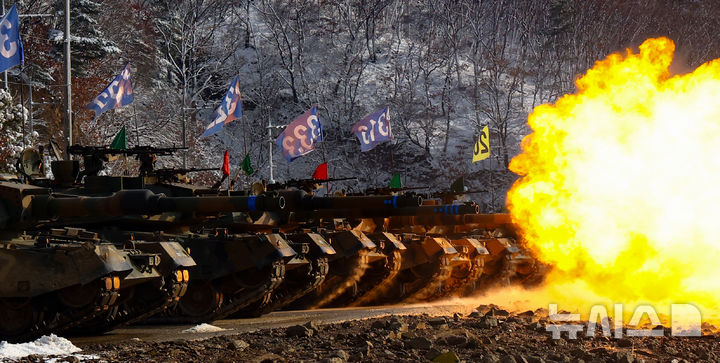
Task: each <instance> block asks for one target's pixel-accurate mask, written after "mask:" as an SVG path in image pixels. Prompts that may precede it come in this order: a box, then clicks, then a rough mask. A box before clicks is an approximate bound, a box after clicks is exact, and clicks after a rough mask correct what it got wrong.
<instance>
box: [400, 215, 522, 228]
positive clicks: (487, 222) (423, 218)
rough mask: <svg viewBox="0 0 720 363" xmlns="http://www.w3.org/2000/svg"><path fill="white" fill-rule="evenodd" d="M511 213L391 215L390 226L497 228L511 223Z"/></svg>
mask: <svg viewBox="0 0 720 363" xmlns="http://www.w3.org/2000/svg"><path fill="white" fill-rule="evenodd" d="M511 224H512V218H511V217H510V215H509V214H461V215H445V214H435V215H415V216H393V217H390V227H391V228H392V227H393V226H409V225H410V226H411V225H417V226H457V225H473V226H475V227H477V228H496V227H497V226H501V225H511Z"/></svg>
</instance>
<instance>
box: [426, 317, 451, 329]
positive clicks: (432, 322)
mask: <svg viewBox="0 0 720 363" xmlns="http://www.w3.org/2000/svg"><path fill="white" fill-rule="evenodd" d="M428 324H430V326H432V327H434V328H437V327H438V326H442V325H445V326H447V319H445V318H444V317H442V316H439V317H437V318H432V319H430V320H428Z"/></svg>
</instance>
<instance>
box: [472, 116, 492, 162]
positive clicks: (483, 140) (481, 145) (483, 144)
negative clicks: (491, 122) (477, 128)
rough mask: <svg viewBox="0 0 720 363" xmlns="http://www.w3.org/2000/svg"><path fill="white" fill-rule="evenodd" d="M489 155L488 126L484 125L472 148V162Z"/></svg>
mask: <svg viewBox="0 0 720 363" xmlns="http://www.w3.org/2000/svg"><path fill="white" fill-rule="evenodd" d="M489 157H490V128H489V127H488V126H487V125H486V126H485V127H483V129H482V133H480V137H479V138H478V140H477V141H476V142H475V148H474V149H473V163H474V162H478V161H480V160H485V159H487V158H489Z"/></svg>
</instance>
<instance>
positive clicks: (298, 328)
mask: <svg viewBox="0 0 720 363" xmlns="http://www.w3.org/2000/svg"><path fill="white" fill-rule="evenodd" d="M313 333H314V331H313V330H310V329H308V328H307V327H305V326H303V325H295V326H291V327H289V328H287V330H286V331H285V335H286V336H288V337H311V336H312V335H313Z"/></svg>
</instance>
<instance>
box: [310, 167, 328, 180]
mask: <svg viewBox="0 0 720 363" xmlns="http://www.w3.org/2000/svg"><path fill="white" fill-rule="evenodd" d="M312 177H313V179H319V180H325V179H327V178H328V172H327V163H322V164H320V165H318V167H317V169H315V172H314V173H313V175H312Z"/></svg>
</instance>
